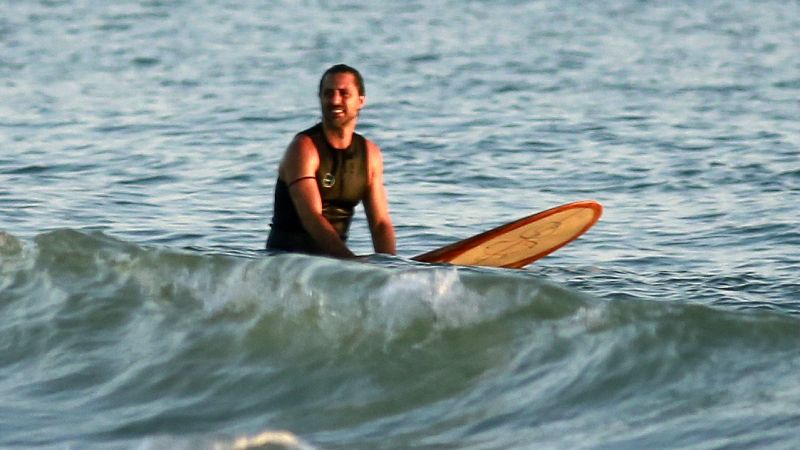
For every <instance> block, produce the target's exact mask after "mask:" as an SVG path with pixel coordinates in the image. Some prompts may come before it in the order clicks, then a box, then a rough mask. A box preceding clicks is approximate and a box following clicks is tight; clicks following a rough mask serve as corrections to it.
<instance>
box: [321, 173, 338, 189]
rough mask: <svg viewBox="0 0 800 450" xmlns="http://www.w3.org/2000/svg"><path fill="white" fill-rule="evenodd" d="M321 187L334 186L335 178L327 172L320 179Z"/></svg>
mask: <svg viewBox="0 0 800 450" xmlns="http://www.w3.org/2000/svg"><path fill="white" fill-rule="evenodd" d="M321 184H322V187H324V188H332V187H333V185H334V184H336V177H335V176H333V174H332V173H330V172H328V173H326V174H325V176H324V177H322V182H321Z"/></svg>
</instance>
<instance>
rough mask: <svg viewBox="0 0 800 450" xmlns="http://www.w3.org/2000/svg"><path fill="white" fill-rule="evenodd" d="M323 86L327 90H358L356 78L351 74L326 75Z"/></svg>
mask: <svg viewBox="0 0 800 450" xmlns="http://www.w3.org/2000/svg"><path fill="white" fill-rule="evenodd" d="M322 85H323V86H324V87H326V88H336V89H343V88H348V87H353V88H356V77H355V75H353V74H352V73H350V72H339V73H329V74H328V75H325V80H323V82H322Z"/></svg>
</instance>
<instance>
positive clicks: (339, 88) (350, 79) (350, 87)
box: [319, 64, 366, 129]
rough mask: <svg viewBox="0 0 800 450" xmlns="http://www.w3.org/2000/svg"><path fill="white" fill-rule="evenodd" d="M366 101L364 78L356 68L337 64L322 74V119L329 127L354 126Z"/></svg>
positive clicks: (320, 99) (320, 86)
mask: <svg viewBox="0 0 800 450" xmlns="http://www.w3.org/2000/svg"><path fill="white" fill-rule="evenodd" d="M365 102H366V97H365V96H364V79H363V78H361V74H360V73H358V71H357V70H356V69H354V68H352V67H350V66H346V65H344V64H337V65H335V66H333V67H331V68H330V69H328V70H326V71H325V73H324V74H322V78H321V79H320V80H319V103H320V107H321V109H322V121H323V123H324V124H325V125H326V126H327V127H331V128H338V129H345V128H349V127H351V126H353V127H354V126H355V123H356V120H357V119H358V115H359V113H360V112H361V108H363V107H364V104H365Z"/></svg>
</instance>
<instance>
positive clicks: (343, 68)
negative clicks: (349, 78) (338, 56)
mask: <svg viewBox="0 0 800 450" xmlns="http://www.w3.org/2000/svg"><path fill="white" fill-rule="evenodd" d="M335 73H350V74H353V76H354V77H356V87H357V88H358V95H362V96H363V95H365V94H366V89H364V78H362V77H361V74H360V73H359V72H358V70H356V69H354V68H352V67H350V66H348V65H347V64H336V65H335V66H331V67H330V68H328V70H326V71H325V73H323V74H322V78H320V79H319V93H318V94H319V95H322V83H323V82H324V81H325V77H327V76H328V75H332V74H335Z"/></svg>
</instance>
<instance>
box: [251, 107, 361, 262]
mask: <svg viewBox="0 0 800 450" xmlns="http://www.w3.org/2000/svg"><path fill="white" fill-rule="evenodd" d="M301 134H304V135H306V136H308V137H310V138H311V140H312V141H313V142H314V146H315V147H316V148H317V152H318V153H319V169H317V172H316V174H315V177H316V181H317V188H318V189H319V192H320V196H321V197H322V215H323V216H325V218H326V219H328V221H329V222H330V223H331V225H333V227H334V229H336V232H337V233H338V234H339V237H340V238H341V239H342V240H343V241H346V240H347V233H348V230H349V229H350V222H351V220H352V218H353V213H354V211H355V207H356V205H358V203H359V202H360V201H361V199H362V198H364V195H365V194H366V192H367V184H368V180H369V175H368V168H367V144H366V140H365V139H364V137H363V136H361V135H360V134H357V133H356V134H354V135H353V140H352V142H351V143H350V146H349V147H348V148H346V149H336V148H334V147H333V146H331V145H330V144H329V143H328V140H327V139H326V138H325V133H324V132H323V131H322V124H321V123H320V124H317V125H315V126H313V127H311V128H309V129H307V130H305V131H302V132H300V133H298V135H301ZM294 181H296V180H289V184H287V183H286V181H284V180H281V179H280V177H278V180H277V182H276V183H275V204H274V213H273V216H272V223H271V224H270V226H271V227H272V229H271V230H270V233H269V238H268V239H267V248H268V249H274V250H284V251H291V252H301V253H311V254H314V253H320V249H319V248H318V246H317V245H316V243H315V242H314V240H313V239H312V238H311V235H310V234H308V232H307V231H306V230H305V229H304V228H303V225H302V224H301V222H300V216H298V214H297V210H296V209H295V207H294V203H293V202H292V199H291V197H290V196H289V185H290V184H291V183H292V182H294Z"/></svg>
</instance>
